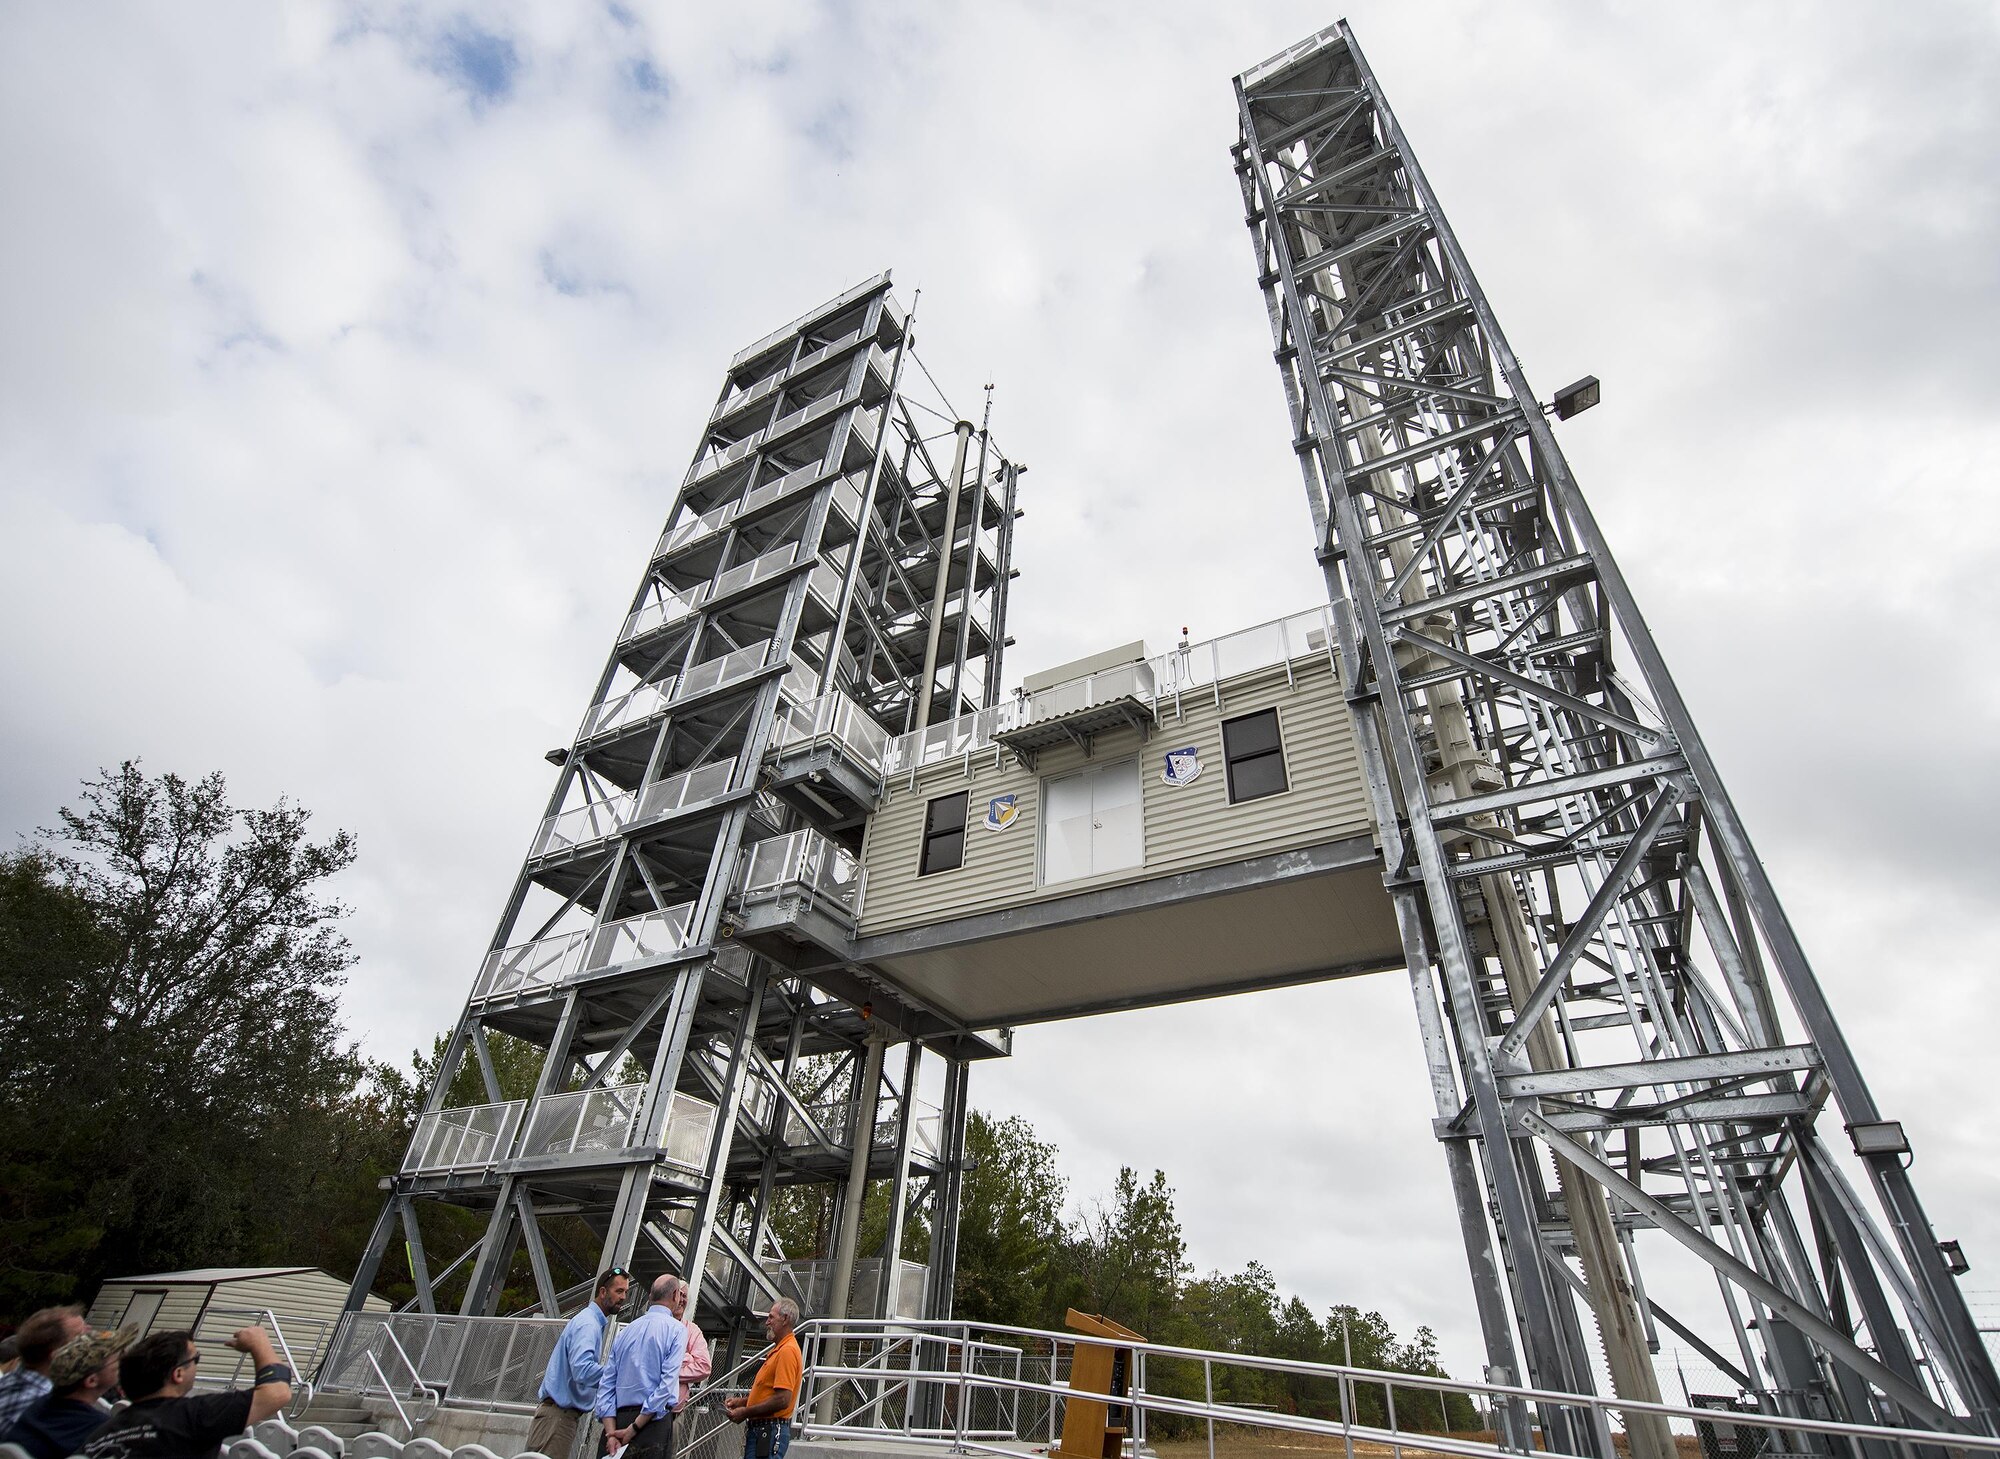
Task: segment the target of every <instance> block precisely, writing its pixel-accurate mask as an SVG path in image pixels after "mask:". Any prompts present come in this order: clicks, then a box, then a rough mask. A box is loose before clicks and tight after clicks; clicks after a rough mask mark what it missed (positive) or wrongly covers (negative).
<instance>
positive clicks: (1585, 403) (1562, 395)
mask: <svg viewBox="0 0 2000 1459" xmlns="http://www.w3.org/2000/svg"><path fill="white" fill-rule="evenodd" d="M1602 394H1603V390H1602V388H1601V387H1600V386H1599V385H1598V383H1597V377H1596V376H1595V375H1585V376H1584V377H1583V378H1582V379H1581V380H1579V381H1577V382H1576V383H1575V384H1574V385H1565V386H1563V388H1562V389H1560V390H1558V391H1557V392H1556V398H1555V399H1554V400H1552V401H1550V402H1549V409H1550V410H1552V411H1554V412H1555V417H1556V419H1557V420H1568V419H1569V418H1570V417H1571V416H1573V415H1580V414H1582V413H1583V412H1584V411H1586V410H1589V409H1590V408H1591V406H1593V405H1595V404H1597V402H1598V399H1599V398H1600V397H1601V396H1602Z"/></svg>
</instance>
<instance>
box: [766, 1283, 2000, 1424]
mask: <svg viewBox="0 0 2000 1459" xmlns="http://www.w3.org/2000/svg"><path fill="white" fill-rule="evenodd" d="M810 1326H812V1324H801V1330H802V1331H804V1330H805V1329H806V1328H807V1327H810ZM839 1327H840V1334H839V1335H840V1337H841V1338H842V1339H844V1340H847V1341H852V1340H855V1339H863V1340H865V1339H867V1338H869V1337H871V1336H873V1337H875V1338H877V1339H879V1340H880V1341H881V1342H883V1343H885V1344H886V1343H890V1342H896V1343H906V1342H908V1341H909V1340H910V1339H911V1338H915V1337H923V1336H930V1337H932V1338H934V1339H937V1340H943V1341H949V1342H957V1343H964V1344H966V1345H967V1346H968V1347H970V1346H972V1345H975V1343H976V1341H977V1340H976V1339H974V1338H973V1337H972V1334H973V1332H975V1331H977V1332H979V1333H982V1334H1005V1335H1009V1336H1017V1337H1023V1338H1031V1339H1037V1340H1039V1341H1041V1342H1046V1343H1048V1344H1050V1357H1051V1359H1052V1360H1053V1358H1054V1356H1055V1352H1056V1349H1057V1348H1059V1347H1060V1346H1062V1345H1065V1344H1066V1345H1069V1346H1072V1347H1073V1346H1074V1345H1075V1344H1076V1343H1077V1342H1078V1341H1086V1342H1087V1341H1089V1339H1088V1338H1087V1337H1080V1336H1079V1334H1077V1333H1074V1332H1052V1331H1049V1330H1046V1329H1042V1328H1028V1327H1019V1326H1015V1325H1012V1324H1007V1323H983V1322H982V1323H971V1322H911V1321H908V1320H901V1321H897V1320H891V1319H882V1318H872V1319H862V1318H849V1319H844V1320H843V1321H842V1322H841V1323H840V1324H839ZM821 1336H822V1334H821V1333H820V1332H819V1331H817V1330H816V1331H814V1332H813V1334H812V1337H813V1339H814V1344H813V1345H814V1354H815V1356H816V1357H823V1356H824V1354H823V1353H821V1352H820V1347H821V1343H820V1342H819V1339H820V1338H821ZM981 1345H982V1346H984V1344H981ZM1120 1346H1125V1347H1129V1348H1131V1349H1132V1352H1133V1361H1132V1374H1131V1383H1130V1388H1129V1391H1128V1392H1127V1393H1126V1394H1125V1395H1124V1396H1123V1397H1122V1398H1121V1400H1120V1405H1121V1406H1123V1407H1128V1408H1130V1409H1131V1410H1132V1414H1133V1421H1134V1422H1133V1433H1134V1438H1135V1440H1143V1437H1144V1421H1145V1415H1146V1414H1147V1413H1148V1412H1152V1413H1158V1414H1163V1415H1174V1416H1177V1417H1185V1418H1191V1419H1196V1420H1205V1421H1207V1422H1208V1423H1210V1424H1213V1423H1216V1422H1223V1423H1229V1424H1237V1425H1246V1426H1250V1427H1259V1428H1274V1429H1284V1430H1290V1431H1294V1432H1300V1433H1312V1434H1319V1435H1325V1436H1329V1437H1339V1438H1342V1439H1343V1440H1344V1441H1345V1443H1346V1445H1347V1447H1348V1449H1349V1452H1350V1453H1351V1452H1352V1445H1353V1444H1354V1443H1355V1442H1356V1441H1361V1442H1367V1443H1379V1444H1384V1445H1386V1446H1388V1447H1390V1448H1391V1449H1392V1450H1395V1451H1396V1452H1397V1453H1398V1454H1399V1455H1400V1452H1401V1450H1402V1449H1404V1448H1418V1449H1423V1450H1427V1451H1430V1452H1433V1453H1443V1454H1452V1455H1459V1456H1465V1459H1493V1456H1496V1455H1509V1456H1527V1459H1556V1456H1555V1455H1554V1453H1553V1451H1547V1450H1540V1449H1536V1448H1534V1447H1533V1443H1532V1439H1531V1437H1530V1435H1531V1434H1532V1430H1531V1429H1529V1428H1527V1426H1526V1425H1525V1424H1523V1425H1522V1426H1521V1431H1520V1438H1519V1440H1518V1441H1517V1442H1514V1443H1508V1442H1485V1441H1481V1440H1475V1439H1467V1438H1462V1437H1454V1436H1451V1435H1448V1434H1435V1433H1431V1432H1428V1431H1423V1430H1410V1429H1403V1428H1402V1427H1400V1424H1399V1422H1398V1420H1397V1418H1396V1413H1395V1403H1394V1395H1395V1390H1396V1389H1397V1388H1414V1389H1418V1390H1420V1391H1425V1392H1431V1393H1437V1394H1440V1395H1457V1396H1461V1397H1465V1398H1467V1399H1472V1398H1475V1397H1477V1398H1484V1399H1487V1400H1489V1401H1492V1402H1494V1403H1495V1404H1496V1405H1499V1406H1506V1407H1509V1408H1513V1407H1515V1406H1518V1405H1522V1404H1529V1405H1534V1406H1535V1407H1537V1408H1545V1407H1552V1408H1570V1409H1579V1410H1583V1411H1585V1412H1587V1413H1589V1414H1590V1415H1591V1417H1592V1419H1593V1420H1595V1421H1596V1422H1597V1423H1599V1424H1601V1423H1602V1422H1603V1421H1604V1419H1605V1417H1606V1415H1608V1414H1612V1413H1617V1414H1621V1415H1622V1414H1633V1413H1650V1414H1657V1415H1660V1416H1662V1417H1665V1418H1670V1419H1673V1418H1678V1419H1683V1420H1686V1421H1689V1422H1692V1423H1700V1424H1724V1425H1728V1426H1732V1427H1742V1428H1752V1429H1762V1430H1769V1431H1773V1432H1774V1433H1777V1434H1794V1435H1798V1434H1825V1435H1830V1436H1841V1437H1848V1438H1857V1439H1867V1440H1873V1441H1876V1442H1879V1443H1883V1444H1886V1445H1890V1446H1893V1447H1894V1448H1896V1449H1897V1450H1898V1451H1900V1452H1902V1453H1903V1454H1904V1455H1905V1456H1906V1459H1910V1456H1912V1455H1913V1454H1914V1452H1915V1451H1916V1450H1918V1449H1923V1450H1927V1451H1929V1452H1931V1453H1936V1452H1937V1451H1939V1450H1941V1449H1944V1450H1955V1451H1961V1452H1963V1451H1979V1452H1983V1453H2000V1436H1991V1435H1984V1434H1970V1433H1940V1432H1938V1431H1936V1430H1930V1429H1912V1428H1903V1427H1896V1426H1889V1425H1877V1424H1857V1423H1848V1422H1842V1421H1837V1420H1831V1419H1813V1418H1804V1417H1793V1416H1791V1415H1788V1414H1773V1413H1758V1412H1744V1411H1740V1410H1739V1411H1734V1412H1730V1413H1729V1414H1728V1415H1727V1416H1726V1417H1725V1416H1723V1415H1721V1414H1719V1413H1718V1412H1717V1411H1716V1410H1713V1409H1703V1408H1694V1407H1683V1406H1681V1405H1678V1404H1668V1403H1648V1402H1643V1401H1640V1400H1637V1399H1624V1398H1619V1397H1617V1396H1615V1395H1613V1396H1609V1397H1607V1396H1604V1395H1601V1394H1592V1393H1570V1392H1564V1391H1561V1390H1555V1389H1537V1388H1524V1387H1518V1386H1515V1385H1511V1384H1504V1383H1488V1382H1471V1381H1464V1380H1459V1379H1451V1378H1438V1377H1433V1376H1430V1375H1426V1374H1421V1373H1403V1372H1392V1371H1388V1370H1383V1369H1373V1368H1360V1367H1354V1366H1352V1365H1346V1364H1331V1363H1314V1362H1309V1361H1305V1360H1303V1359H1295V1358H1276V1357H1261V1356H1257V1355H1253V1354H1244V1353H1228V1352H1216V1351H1211V1350H1207V1349H1202V1348H1183V1347H1177V1346H1174V1345H1172V1344H1166V1343H1146V1342H1133V1343H1123V1344H1120ZM1162 1358H1165V1359H1173V1360H1182V1361H1187V1362H1190V1363H1200V1364H1202V1365H1203V1368H1204V1372H1205V1377H1206V1382H1205V1387H1206V1388H1207V1390H1208V1391H1209V1392H1210V1393H1211V1394H1212V1392H1213V1377H1212V1369H1213V1366H1214V1365H1217V1364H1220V1365H1223V1366H1226V1367H1236V1368H1249V1369H1256V1370H1262V1371H1267V1372H1275V1373H1286V1374H1294V1375H1298V1376H1305V1377H1315V1378H1323V1379H1331V1380H1337V1381H1338V1383H1339V1388H1340V1396H1341V1413H1342V1417H1341V1418H1340V1419H1338V1420H1334V1419H1318V1418H1312V1417H1308V1416H1305V1415H1298V1414H1283V1413H1277V1412H1273V1411H1270V1410H1266V1409H1251V1408H1244V1407H1239V1406H1237V1405H1234V1404H1230V1403H1218V1402H1215V1401H1213V1399H1212V1398H1210V1399H1208V1400H1202V1399H1184V1398H1177V1397H1174V1396H1172V1395H1170V1394H1166V1393H1154V1392H1151V1391H1149V1390H1148V1389H1147V1387H1146V1384H1145V1371H1146V1363H1147V1360H1148V1359H1152V1360H1154V1361H1158V1360H1159V1359H1162ZM893 1371H895V1373H896V1379H897V1382H898V1383H899V1384H906V1385H917V1384H936V1385H939V1386H940V1387H941V1388H942V1387H945V1386H949V1387H951V1388H953V1389H955V1390H957V1392H958V1393H959V1394H960V1401H959V1404H958V1413H957V1415H956V1418H955V1423H954V1429H953V1432H952V1433H951V1434H950V1436H949V1437H932V1435H935V1434H937V1433H939V1432H940V1431H937V1430H932V1431H930V1433H929V1434H926V1433H924V1432H921V1431H915V1430H913V1429H912V1428H910V1427H908V1426H906V1427H905V1428H904V1429H903V1430H902V1431H901V1432H900V1433H899V1435H898V1437H899V1438H901V1439H903V1440H907V1441H909V1442H913V1443H939V1444H949V1445H950V1446H952V1447H953V1448H954V1449H958V1450H963V1449H966V1448H976V1449H981V1450H991V1451H992V1452H996V1453H1011V1452H1012V1451H1010V1450H1003V1449H997V1448H995V1447H994V1446H992V1445H986V1444H980V1443H978V1442H977V1441H976V1440H975V1439H974V1438H973V1437H972V1435H970V1434H968V1433H967V1432H966V1431H965V1430H966V1425H967V1412H968V1410H967V1406H966V1402H965V1397H964V1395H965V1394H966V1392H967V1390H968V1389H970V1388H972V1387H983V1388H988V1389H995V1390H1000V1389H1004V1390H1009V1391H1013V1392H1021V1393H1038V1394H1042V1395H1046V1396H1048V1397H1049V1398H1051V1399H1067V1398H1069V1397H1070V1396H1071V1394H1072V1389H1071V1388H1070V1386H1069V1384H1068V1383H1067V1382H1056V1381H1054V1376H1053V1375H1054V1371H1055V1369H1054V1364H1053V1361H1052V1362H1051V1368H1050V1373H1051V1378H1050V1381H1047V1382H1040V1381H1036V1380H1034V1379H1028V1378H1019V1377H1008V1376H1005V1375H1001V1374H984V1373H981V1374H975V1373H972V1372H971V1371H970V1370H969V1365H966V1364H961V1366H960V1367H959V1368H958V1369H951V1368H940V1369H901V1370H893ZM883 1376H884V1370H883V1369H881V1368H879V1367H874V1366H869V1365H864V1366H860V1367H849V1366H846V1365H844V1364H833V1363H827V1362H824V1361H815V1362H809V1363H808V1365H807V1369H806V1376H805V1379H804V1380H803V1382H802V1385H801V1386H802V1388H804V1389H806V1390H808V1391H809V1390H811V1389H812V1388H813V1387H814V1386H815V1385H816V1384H818V1383H822V1382H826V1381H829V1380H830V1381H832V1382H834V1383H836V1384H844V1383H847V1382H850V1381H853V1382H866V1381H869V1380H877V1381H879V1380H880V1379H881V1378H882V1377H883ZM1364 1384H1365V1385H1368V1386H1370V1387H1373V1386H1376V1385H1380V1386H1382V1387H1383V1388H1384V1390H1385V1392H1386V1393H1387V1394H1388V1398H1389V1402H1388V1404H1387V1405H1386V1412H1387V1416H1388V1422H1389V1427H1387V1428H1384V1427H1381V1426H1379V1425H1371V1424H1363V1423H1360V1422H1358V1421H1356V1419H1355V1414H1354V1409H1355V1406H1356V1405H1355V1396H1356V1395H1357V1394H1358V1392H1359V1388H1360V1385H1364ZM1075 1393H1076V1396H1078V1397H1082V1396H1085V1394H1084V1390H1075ZM1090 1396H1091V1397H1093V1398H1097V1395H1090ZM805 1401H806V1398H805V1394H804V1393H802V1394H801V1396H800V1405H801V1410H803V1409H804V1405H805ZM1097 1401H1102V1399H1101V1398H1097ZM843 1428H844V1429H845V1432H847V1433H850V1434H852V1433H854V1432H856V1430H855V1429H854V1428H853V1427H848V1426H844V1425H843V1424H841V1423H838V1422H836V1423H831V1424H810V1423H802V1424H801V1429H800V1432H801V1434H802V1435H803V1434H805V1433H808V1432H812V1431H817V1432H819V1433H821V1434H826V1433H834V1432H840V1431H842V1430H843Z"/></svg>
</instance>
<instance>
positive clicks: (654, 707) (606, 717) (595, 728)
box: [577, 675, 674, 740]
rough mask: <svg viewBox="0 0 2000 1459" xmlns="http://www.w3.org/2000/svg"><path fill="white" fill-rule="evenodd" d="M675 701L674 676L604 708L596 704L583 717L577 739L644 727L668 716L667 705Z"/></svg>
mask: <svg viewBox="0 0 2000 1459" xmlns="http://www.w3.org/2000/svg"><path fill="white" fill-rule="evenodd" d="M673 697H674V680H673V676H672V675H668V676H667V677H666V678H664V679H660V680H657V681H655V682H653V683H648V684H641V685H639V686H638V687H637V688H633V689H628V690H626V691H625V692H624V693H623V694H620V695H617V696H615V697H614V698H611V699H607V700H605V701H604V702H603V703H602V704H593V705H592V706H591V707H590V711H589V713H587V714H585V715H584V717H583V728H582V729H581V730H579V731H578V732H577V738H578V739H580V740H587V739H592V738H594V737H595V736H597V735H602V734H608V733H610V732H611V731H612V730H618V729H624V728H625V727H626V726H627V725H633V724H643V723H644V722H645V721H646V720H649V719H651V718H653V716H655V715H657V714H664V713H665V712H666V708H667V701H668V700H670V699H672V698H673Z"/></svg>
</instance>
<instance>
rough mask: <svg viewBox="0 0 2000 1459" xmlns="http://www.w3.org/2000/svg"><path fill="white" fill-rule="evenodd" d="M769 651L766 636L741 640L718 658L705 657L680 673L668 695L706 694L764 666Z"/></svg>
mask: <svg viewBox="0 0 2000 1459" xmlns="http://www.w3.org/2000/svg"><path fill="white" fill-rule="evenodd" d="M770 653H771V643H770V640H768V639H766V640H763V641H761V642H758V643H750V644H745V645H744V646H743V647H742V648H739V649H737V650H735V651H734V652H732V653H726V654H723V655H722V656H721V657H720V658H713V659H706V660H704V661H703V662H701V663H698V664H696V665H695V666H694V667H693V668H691V669H689V670H688V671H687V672H686V673H685V674H683V675H681V677H680V682H679V683H678V684H677V685H675V686H674V692H673V695H672V697H673V698H675V699H687V698H690V697H691V696H693V695H696V694H706V693H707V692H708V691H709V690H711V689H719V688H721V687H722V686H723V685H724V684H728V683H731V682H733V681H735V680H737V679H741V678H743V677H744V676H745V675H747V674H754V673H756V672H757V670H759V669H761V668H763V667H764V665H765V663H766V661H767V660H768V658H769V656H770Z"/></svg>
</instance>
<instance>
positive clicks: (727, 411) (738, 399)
mask: <svg viewBox="0 0 2000 1459" xmlns="http://www.w3.org/2000/svg"><path fill="white" fill-rule="evenodd" d="M784 379H785V372H784V371H783V370H778V371H776V372H775V373H773V374H769V375H766V376H765V377H764V378H763V379H761V380H759V381H758V382H757V383H756V384H754V385H751V386H748V387H747V388H745V389H742V390H731V391H730V392H729V393H728V394H727V395H726V396H724V397H723V398H722V399H721V400H719V401H717V402H716V406H715V409H714V410H713V411H711V412H710V413H709V417H708V418H709V419H710V420H712V421H715V420H721V419H722V418H723V417H724V416H727V415H734V414H735V413H736V412H737V411H739V410H741V409H743V407H744V406H746V405H749V404H750V403H751V402H752V401H757V400H763V399H765V398H767V397H768V396H769V395H770V394H771V392H772V391H774V390H776V389H777V388H778V387H779V386H780V385H781V384H783V383H784Z"/></svg>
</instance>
